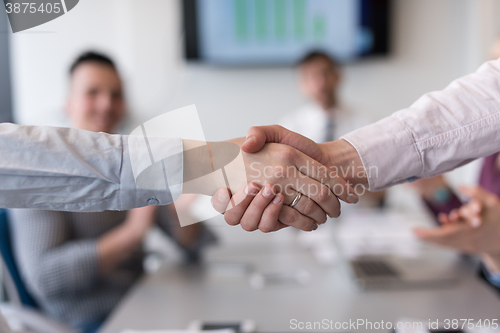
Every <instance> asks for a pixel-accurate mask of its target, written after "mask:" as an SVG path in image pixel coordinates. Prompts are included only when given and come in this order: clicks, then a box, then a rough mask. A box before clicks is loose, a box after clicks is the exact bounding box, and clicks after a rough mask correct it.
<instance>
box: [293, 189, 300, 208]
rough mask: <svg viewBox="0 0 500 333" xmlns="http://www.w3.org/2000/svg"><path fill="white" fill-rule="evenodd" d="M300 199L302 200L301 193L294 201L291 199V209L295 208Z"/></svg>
mask: <svg viewBox="0 0 500 333" xmlns="http://www.w3.org/2000/svg"><path fill="white" fill-rule="evenodd" d="M300 198H302V193H300V192H299V193H298V194H297V196H296V197H295V199H293V201H292V203H291V204H290V207H292V208H293V206H295V205H296V204H297V203H298V202H299V200H300Z"/></svg>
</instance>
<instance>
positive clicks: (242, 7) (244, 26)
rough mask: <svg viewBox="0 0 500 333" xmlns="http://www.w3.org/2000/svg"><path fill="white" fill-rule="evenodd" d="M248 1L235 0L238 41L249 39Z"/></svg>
mask: <svg viewBox="0 0 500 333" xmlns="http://www.w3.org/2000/svg"><path fill="white" fill-rule="evenodd" d="M247 2H248V1H247V0H234V18H235V20H234V21H235V35H236V39H237V40H240V41H245V40H247V39H248V3H247Z"/></svg>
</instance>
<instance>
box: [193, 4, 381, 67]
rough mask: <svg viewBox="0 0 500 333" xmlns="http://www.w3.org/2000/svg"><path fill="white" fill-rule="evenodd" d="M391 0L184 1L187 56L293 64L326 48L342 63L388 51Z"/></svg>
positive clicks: (218, 61) (236, 62)
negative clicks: (309, 53)
mask: <svg viewBox="0 0 500 333" xmlns="http://www.w3.org/2000/svg"><path fill="white" fill-rule="evenodd" d="M388 21H389V0H187V1H184V28H185V34H184V35H185V45H186V52H185V53H186V57H187V58H188V59H191V60H199V61H203V62H207V63H214V64H227V65H251V64H292V63H294V62H296V61H297V60H298V59H300V58H301V57H302V56H304V55H305V54H306V53H308V52H310V51H312V50H315V51H318V50H319V51H324V52H327V53H329V54H330V55H331V56H333V57H335V58H336V59H337V60H339V61H341V62H345V61H351V60H354V59H358V58H360V57H366V56H369V55H384V54H387V53H388V51H389V42H388V35H389V31H388V30H389V29H388V26H389V24H388V23H389V22H388Z"/></svg>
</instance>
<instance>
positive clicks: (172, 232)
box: [158, 205, 216, 261]
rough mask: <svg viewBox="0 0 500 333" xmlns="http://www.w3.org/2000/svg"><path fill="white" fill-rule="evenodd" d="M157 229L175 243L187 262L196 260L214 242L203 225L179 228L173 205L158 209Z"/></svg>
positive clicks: (211, 234) (214, 239) (210, 233)
mask: <svg viewBox="0 0 500 333" xmlns="http://www.w3.org/2000/svg"><path fill="white" fill-rule="evenodd" d="M158 227H160V229H162V230H163V231H164V232H165V233H166V234H167V235H168V236H169V237H171V238H172V239H173V240H174V241H175V242H176V243H177V245H178V246H179V247H180V248H181V249H182V250H183V251H184V253H185V255H186V259H187V260H189V261H191V260H196V259H197V258H198V256H199V254H200V251H202V250H203V249H204V248H205V247H206V246H209V245H211V244H214V243H215V242H216V238H215V235H214V234H213V233H212V232H210V230H209V229H208V228H207V227H206V226H205V225H204V224H203V223H196V224H191V225H188V226H184V227H181V226H180V223H179V220H178V218H177V213H176V207H174V205H169V206H165V207H160V208H159V209H158Z"/></svg>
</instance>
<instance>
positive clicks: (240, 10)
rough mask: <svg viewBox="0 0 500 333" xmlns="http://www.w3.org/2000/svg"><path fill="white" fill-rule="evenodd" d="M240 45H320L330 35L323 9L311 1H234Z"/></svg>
mask: <svg viewBox="0 0 500 333" xmlns="http://www.w3.org/2000/svg"><path fill="white" fill-rule="evenodd" d="M232 4H233V12H234V25H233V27H234V33H233V35H234V38H235V40H236V41H237V42H238V43H252V42H257V43H259V44H262V43H274V42H277V43H283V42H290V43H293V42H307V41H311V42H317V41H320V40H324V39H325V38H326V35H327V29H328V26H327V21H326V17H325V15H324V13H322V12H321V8H322V7H317V6H316V7H311V2H308V1H307V0H232Z"/></svg>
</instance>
